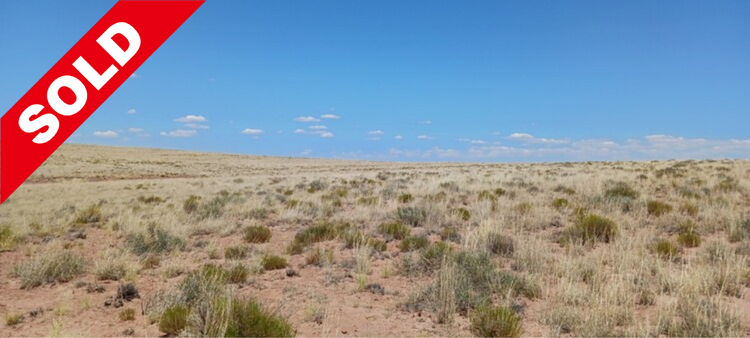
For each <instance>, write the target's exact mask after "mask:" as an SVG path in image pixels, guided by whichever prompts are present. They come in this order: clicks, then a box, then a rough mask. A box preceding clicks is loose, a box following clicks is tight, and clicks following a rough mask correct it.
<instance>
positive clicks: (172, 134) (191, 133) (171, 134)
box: [159, 129, 198, 137]
mask: <svg viewBox="0 0 750 338" xmlns="http://www.w3.org/2000/svg"><path fill="white" fill-rule="evenodd" d="M197 134H198V131H196V130H182V129H177V130H174V131H170V132H165V131H163V132H161V133H159V135H161V136H166V137H193V136H195V135H197Z"/></svg>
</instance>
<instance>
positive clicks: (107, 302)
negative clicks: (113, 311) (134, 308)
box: [104, 297, 112, 306]
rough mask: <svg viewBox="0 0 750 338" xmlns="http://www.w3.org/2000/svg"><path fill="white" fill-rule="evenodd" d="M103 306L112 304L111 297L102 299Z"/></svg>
mask: <svg viewBox="0 0 750 338" xmlns="http://www.w3.org/2000/svg"><path fill="white" fill-rule="evenodd" d="M104 306H112V297H109V298H107V300H105V301H104Z"/></svg>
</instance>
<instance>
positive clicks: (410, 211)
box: [396, 207, 427, 227]
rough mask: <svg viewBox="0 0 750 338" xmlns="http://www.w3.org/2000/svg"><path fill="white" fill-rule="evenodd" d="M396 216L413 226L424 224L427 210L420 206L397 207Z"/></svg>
mask: <svg viewBox="0 0 750 338" xmlns="http://www.w3.org/2000/svg"><path fill="white" fill-rule="evenodd" d="M396 218H398V219H399V220H401V221H402V222H404V223H406V224H409V225H411V226H413V227H419V226H422V225H423V224H424V221H425V219H426V218H427V212H426V211H425V210H424V209H422V208H420V207H404V208H398V209H396Z"/></svg>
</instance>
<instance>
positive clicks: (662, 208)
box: [646, 200, 672, 217]
mask: <svg viewBox="0 0 750 338" xmlns="http://www.w3.org/2000/svg"><path fill="white" fill-rule="evenodd" d="M646 209H647V210H648V214H649V216H655V217H659V216H661V215H664V214H668V213H670V212H672V206H671V205H669V204H667V203H664V202H661V201H656V200H651V201H648V203H647V204H646Z"/></svg>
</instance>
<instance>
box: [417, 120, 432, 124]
mask: <svg viewBox="0 0 750 338" xmlns="http://www.w3.org/2000/svg"><path fill="white" fill-rule="evenodd" d="M417 123H419V124H432V121H430V120H424V121H417Z"/></svg>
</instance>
